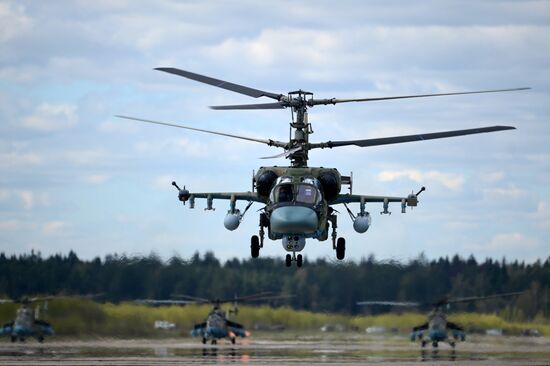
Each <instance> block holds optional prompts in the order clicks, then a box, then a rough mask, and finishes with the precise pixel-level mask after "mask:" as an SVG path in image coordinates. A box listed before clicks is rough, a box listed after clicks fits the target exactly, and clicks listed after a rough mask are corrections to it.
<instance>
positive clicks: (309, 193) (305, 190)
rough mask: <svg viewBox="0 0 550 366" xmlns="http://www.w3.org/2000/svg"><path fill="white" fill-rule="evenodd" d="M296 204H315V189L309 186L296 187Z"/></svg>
mask: <svg viewBox="0 0 550 366" xmlns="http://www.w3.org/2000/svg"><path fill="white" fill-rule="evenodd" d="M296 202H300V203H312V204H313V203H316V202H317V189H316V188H315V187H313V186H311V185H309V184H300V185H298V192H297V193H296Z"/></svg>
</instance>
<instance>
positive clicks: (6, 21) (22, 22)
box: [0, 2, 33, 42]
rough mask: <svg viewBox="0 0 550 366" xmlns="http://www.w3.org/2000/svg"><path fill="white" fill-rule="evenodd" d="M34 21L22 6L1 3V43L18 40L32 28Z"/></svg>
mask: <svg viewBox="0 0 550 366" xmlns="http://www.w3.org/2000/svg"><path fill="white" fill-rule="evenodd" d="M32 24H33V22H32V19H31V18H29V17H28V16H27V15H26V14H25V8H24V7H23V6H21V5H13V4H11V3H8V2H1V3H0V42H6V41H9V40H11V39H14V38H16V37H17V36H18V35H20V34H21V33H23V32H25V31H27V30H29V29H30V28H31V27H32Z"/></svg>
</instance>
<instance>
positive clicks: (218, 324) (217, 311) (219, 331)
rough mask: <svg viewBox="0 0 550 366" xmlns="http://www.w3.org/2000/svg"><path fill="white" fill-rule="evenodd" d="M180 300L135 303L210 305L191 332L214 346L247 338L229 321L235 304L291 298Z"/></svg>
mask: <svg viewBox="0 0 550 366" xmlns="http://www.w3.org/2000/svg"><path fill="white" fill-rule="evenodd" d="M177 297H179V298H182V300H149V299H147V300H136V301H135V302H137V303H140V304H147V305H187V304H212V305H213V307H212V310H211V311H210V313H209V314H208V317H207V318H206V321H204V322H202V323H199V324H196V325H195V326H194V327H193V330H192V331H191V335H192V336H193V337H201V338H202V343H203V344H206V343H207V342H208V341H211V343H212V344H216V343H217V341H218V339H222V338H229V340H230V341H231V343H232V344H235V342H236V338H237V337H243V338H244V337H249V336H250V332H248V331H247V330H246V329H245V328H244V326H243V325H241V324H239V323H236V322H234V321H231V320H229V319H228V318H229V315H230V314H237V313H238V312H239V309H238V307H237V303H239V302H252V301H266V300H278V299H286V298H289V297H292V296H281V295H273V294H272V293H271V292H261V293H258V294H254V295H249V296H242V297H237V296H235V297H233V298H231V299H230V298H227V299H205V298H202V297H195V296H188V295H179V296H177ZM225 303H232V304H233V307H232V308H231V309H228V310H226V311H224V310H222V309H221V307H220V306H221V304H225Z"/></svg>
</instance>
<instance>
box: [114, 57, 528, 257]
mask: <svg viewBox="0 0 550 366" xmlns="http://www.w3.org/2000/svg"><path fill="white" fill-rule="evenodd" d="M155 70H159V71H163V72H166V73H170V74H175V75H178V76H182V77H185V78H188V79H191V80H195V81H198V82H201V83H205V84H209V85H213V86H216V87H219V88H222V89H226V90H229V91H233V92H236V93H240V94H244V95H247V96H250V97H254V98H259V97H267V98H271V99H274V100H275V102H272V103H261V104H244V105H222V106H212V107H210V108H212V109H215V110H238V109H240V110H259V109H269V110H273V109H284V108H290V109H291V116H292V120H291V122H290V129H291V131H293V132H294V133H293V135H292V134H291V137H290V140H289V141H288V142H283V141H275V140H272V139H258V138H251V137H244V136H240V135H235V134H229V133H222V132H215V131H211V130H205V129H200V128H195V127H187V126H183V125H179V124H173V123H165V122H158V121H153V120H148V119H142V118H135V117H129V116H121V115H119V116H117V117H120V118H125V119H129V120H134V121H139V122H146V123H153V124H158V125H165V126H171V127H177V128H183V129H187V130H192V131H198V132H204V133H209V134H214V135H220V136H225V137H231V138H235V139H241V140H247V141H253V142H258V143H262V144H266V145H268V146H275V147H278V148H283V149H284V152H283V153H281V154H278V155H275V156H270V157H266V159H267V158H280V157H284V158H287V159H290V161H291V165H290V166H288V167H277V166H271V167H260V169H259V170H258V172H257V173H256V174H255V175H254V176H253V185H252V192H218V193H214V192H207V193H191V192H190V191H188V190H187V189H186V187H185V186H183V189H182V188H180V187H179V186H178V185H177V183H176V182H172V185H173V186H174V187H176V189H178V199H179V200H180V201H181V202H183V203H184V204H185V202H187V201H189V206H190V208H194V207H195V199H197V198H204V199H206V210H214V208H213V205H212V203H213V201H214V199H223V200H229V201H230V202H229V210H228V212H227V215H226V216H225V219H224V226H225V228H226V229H228V230H231V231H232V230H235V229H237V228H238V227H239V224H240V223H241V221H242V220H243V217H244V215H245V213H246V212H247V211H248V209H249V208H250V206H251V205H252V204H253V203H254V202H258V203H260V204H262V205H264V206H263V207H262V208H261V210H260V211H262V212H261V213H260V220H259V226H260V229H259V234H258V235H253V236H252V237H251V239H250V254H251V256H252V257H253V258H257V257H258V256H259V253H260V249H261V248H262V247H263V245H264V237H265V228H267V233H268V237H269V238H270V239H271V240H279V239H281V240H282V245H283V248H284V249H285V250H286V251H287V252H288V254H287V255H286V258H285V263H286V266H290V265H291V264H292V262H293V261H296V265H297V266H298V267H301V266H302V264H303V258H302V255H301V254H298V255H297V256H296V253H297V252H301V251H302V250H303V249H304V247H305V244H306V239H307V238H313V239H317V240H319V241H325V240H327V239H328V237H329V230H331V233H330V237H331V240H332V248H333V249H334V250H335V251H336V257H337V258H338V259H340V260H342V259H344V257H345V251H346V240H345V239H344V238H342V237H340V238H337V232H336V229H337V226H338V225H337V216H336V214H337V213H338V212H337V211H336V210H335V209H334V208H333V207H332V206H334V205H338V204H343V205H344V206H345V208H346V210H347V212H348V213H349V215H350V217H351V220H352V222H353V228H354V230H355V231H356V232H358V233H365V232H366V231H367V230H368V229H369V227H370V225H371V216H370V213H369V212H367V210H366V204H367V203H375V202H377V203H381V204H382V211H381V212H380V213H381V214H390V211H389V204H390V202H398V203H401V212H403V213H405V210H406V207H407V206H409V207H415V206H417V205H418V195H419V194H420V193H421V192H423V191H424V190H425V188H424V187H422V188H421V189H420V190H419V191H418V192H416V193H414V191H413V193H411V194H409V195H406V196H400V197H399V196H398V197H394V196H371V195H364V194H353V192H352V187H353V175H352V174H350V175H349V176H343V175H341V174H340V173H339V172H338V170H337V169H335V168H323V167H308V166H307V161H308V153H309V151H310V150H312V149H325V148H329V149H332V148H336V147H341V146H349V145H355V146H359V147H369V146H378V145H387V144H397V143H405V142H412V141H424V140H431V139H440V138H446V137H455V136H463V135H471V134H478V133H485V132H495V131H503V130H511V129H515V127H510V126H490V127H481V128H473V129H466V130H454V131H444V132H435V133H426V134H417V135H406V136H393V137H383V138H374V139H362V140H348V141H326V142H320V143H312V142H310V141H309V135H310V134H312V133H313V129H312V126H311V123H309V121H308V111H307V110H308V108H311V107H314V106H318V105H328V104H333V105H334V104H339V103H348V102H369V101H379V100H389V99H404V98H421V97H433V96H445V95H460V94H480V93H494V92H508V91H517V90H526V89H529V88H514V89H500V90H484V91H473V92H459V93H439V94H423V95H405V96H392V97H378V98H360V99H336V98H330V99H315V98H313V93H311V92H307V91H304V90H297V91H292V92H289V93H288V94H287V95H284V94H280V93H271V92H267V91H263V90H259V89H254V88H250V87H247V86H243V85H239V84H234V83H230V82H227V81H223V80H220V79H215V78H212V77H208V76H204V75H200V74H196V73H192V72H189V71H185V70H181V69H177V68H172V67H160V68H156V69H155ZM344 185H347V186H348V188H349V193H346V194H342V193H341V190H342V186H344ZM237 201H247V202H248V204H247V206H246V207H245V209H244V211H243V212H241V211H240V210H239V209H238V208H237V207H236V203H237ZM350 203H359V212H358V213H357V215H354V214H353V213H352V211H351V210H350V209H349V207H348V206H347V205H348V204H350ZM290 253H292V255H291V254H290Z"/></svg>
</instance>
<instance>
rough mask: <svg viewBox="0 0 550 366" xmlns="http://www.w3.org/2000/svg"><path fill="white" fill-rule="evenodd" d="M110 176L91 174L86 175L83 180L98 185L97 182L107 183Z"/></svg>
mask: <svg viewBox="0 0 550 366" xmlns="http://www.w3.org/2000/svg"><path fill="white" fill-rule="evenodd" d="M109 178H110V177H109V176H108V175H106V174H90V175H86V176H84V177H83V178H82V180H83V181H84V182H85V183H88V184H94V185H96V184H102V183H105V182H106V181H107V180H109Z"/></svg>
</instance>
